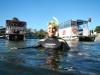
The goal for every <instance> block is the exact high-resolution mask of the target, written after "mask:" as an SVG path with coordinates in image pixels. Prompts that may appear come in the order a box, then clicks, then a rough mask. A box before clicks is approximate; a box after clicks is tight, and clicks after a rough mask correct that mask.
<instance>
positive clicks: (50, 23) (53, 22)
mask: <svg viewBox="0 0 100 75" xmlns="http://www.w3.org/2000/svg"><path fill="white" fill-rule="evenodd" d="M49 25H52V26H54V27H57V26H58V24H57V22H55V21H50V22H49V23H48V26H49Z"/></svg>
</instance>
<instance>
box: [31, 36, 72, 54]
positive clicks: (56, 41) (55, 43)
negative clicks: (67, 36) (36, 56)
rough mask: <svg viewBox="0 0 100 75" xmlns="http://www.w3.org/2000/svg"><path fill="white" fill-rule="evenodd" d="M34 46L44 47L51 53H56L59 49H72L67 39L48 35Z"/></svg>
mask: <svg viewBox="0 0 100 75" xmlns="http://www.w3.org/2000/svg"><path fill="white" fill-rule="evenodd" d="M33 47H35V48H38V47H44V48H45V50H46V51H48V52H49V53H50V54H55V53H56V52H58V51H68V50H69V49H70V47H69V46H68V44H67V43H66V41H65V40H63V39H61V38H59V37H56V36H54V37H46V38H45V39H42V40H40V41H39V42H38V43H37V44H35V45H34V46H33Z"/></svg>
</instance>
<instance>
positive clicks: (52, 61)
mask: <svg viewBox="0 0 100 75" xmlns="http://www.w3.org/2000/svg"><path fill="white" fill-rule="evenodd" d="M56 32H57V23H56V22H55V21H50V22H49V23H48V30H47V33H48V35H47V36H46V37H45V38H44V39H41V40H39V42H37V43H36V44H34V45H33V46H32V47H33V48H41V47H43V48H44V49H45V51H46V54H47V55H48V57H47V59H46V63H47V64H49V65H51V67H52V68H53V69H54V70H55V69H56V68H58V64H57V62H58V61H57V60H58V59H59V57H58V54H59V52H62V51H64V52H67V51H68V50H70V47H69V45H68V44H67V42H66V41H65V40H64V39H62V38H60V37H58V36H56ZM19 49H21V48H19Z"/></svg>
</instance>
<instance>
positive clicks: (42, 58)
mask: <svg viewBox="0 0 100 75" xmlns="http://www.w3.org/2000/svg"><path fill="white" fill-rule="evenodd" d="M37 41H38V39H28V40H25V41H20V42H13V41H8V40H4V39H0V75H33V74H36V75H41V74H42V75H46V74H47V73H48V75H52V74H53V75H66V74H70V75H72V74H73V75H99V74H100V66H99V65H100V50H99V49H100V43H99V42H79V43H77V45H76V44H75V43H74V44H75V46H72V47H71V50H70V51H69V52H67V53H65V52H55V54H54V55H52V56H49V57H48V54H47V52H45V50H42V49H33V48H29V49H19V50H11V49H10V48H12V47H26V46H32V45H33V44H34V43H36V42H37ZM48 69H49V70H51V71H49V70H48Z"/></svg>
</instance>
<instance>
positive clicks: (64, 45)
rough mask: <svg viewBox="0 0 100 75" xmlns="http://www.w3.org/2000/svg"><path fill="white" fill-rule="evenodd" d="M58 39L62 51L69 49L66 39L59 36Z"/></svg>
mask: <svg viewBox="0 0 100 75" xmlns="http://www.w3.org/2000/svg"><path fill="white" fill-rule="evenodd" d="M59 41H60V42H61V48H62V50H63V51H69V50H70V47H69V45H68V44H67V42H66V40H64V39H62V38H59Z"/></svg>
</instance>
